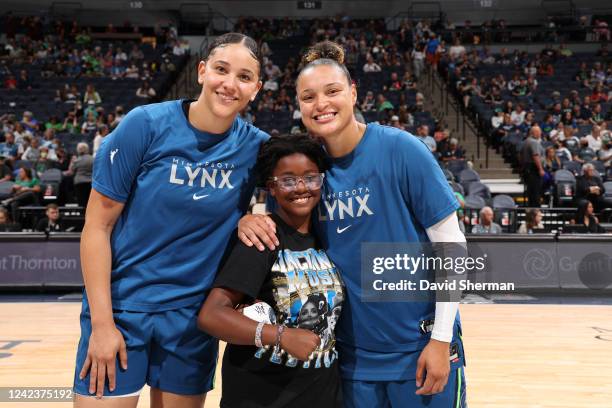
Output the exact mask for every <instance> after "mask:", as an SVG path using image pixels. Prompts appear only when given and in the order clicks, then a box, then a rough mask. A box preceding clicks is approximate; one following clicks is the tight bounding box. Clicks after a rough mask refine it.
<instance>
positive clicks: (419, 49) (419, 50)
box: [410, 45, 425, 80]
mask: <svg viewBox="0 0 612 408" xmlns="http://www.w3.org/2000/svg"><path fill="white" fill-rule="evenodd" d="M410 56H411V57H412V67H413V68H414V76H415V77H416V79H417V80H418V79H419V78H420V77H421V73H422V72H423V70H425V52H424V48H423V46H422V45H417V46H415V47H414V49H413V50H412V53H411V54H410Z"/></svg>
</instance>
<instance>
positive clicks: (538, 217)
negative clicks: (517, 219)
mask: <svg viewBox="0 0 612 408" xmlns="http://www.w3.org/2000/svg"><path fill="white" fill-rule="evenodd" d="M536 229H539V230H541V229H544V225H543V224H542V211H540V210H539V209H538V208H529V209H528V210H527V211H526V212H525V221H523V222H522V223H521V225H520V226H519V228H518V230H517V233H519V234H533V232H534V230H536Z"/></svg>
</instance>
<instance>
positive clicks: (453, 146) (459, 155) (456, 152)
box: [441, 137, 465, 162]
mask: <svg viewBox="0 0 612 408" xmlns="http://www.w3.org/2000/svg"><path fill="white" fill-rule="evenodd" d="M441 156H442V161H443V162H447V161H451V160H464V159H465V153H464V152H463V149H461V147H459V141H458V140H457V139H456V138H454V137H452V138H451V139H450V141H449V146H448V148H447V149H444V150H443V151H442V155H441Z"/></svg>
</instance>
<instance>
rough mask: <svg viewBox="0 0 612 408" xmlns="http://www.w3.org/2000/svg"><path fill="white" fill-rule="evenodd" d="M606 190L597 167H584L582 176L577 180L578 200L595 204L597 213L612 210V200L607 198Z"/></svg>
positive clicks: (587, 164) (588, 164) (585, 165)
mask: <svg viewBox="0 0 612 408" xmlns="http://www.w3.org/2000/svg"><path fill="white" fill-rule="evenodd" d="M605 192H606V191H605V188H604V185H603V183H602V182H601V179H600V178H599V175H598V174H597V172H596V170H595V166H593V165H592V164H591V163H586V164H584V165H583V166H582V176H581V177H578V179H577V180H576V200H578V202H580V201H584V200H588V201H590V202H591V203H593V206H594V207H595V210H596V211H601V210H603V209H604V208H612V199H610V198H605Z"/></svg>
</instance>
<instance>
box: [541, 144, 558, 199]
mask: <svg viewBox="0 0 612 408" xmlns="http://www.w3.org/2000/svg"><path fill="white" fill-rule="evenodd" d="M542 165H543V166H544V178H543V180H542V182H543V186H542V188H543V190H544V191H546V190H548V189H549V188H550V187H552V184H553V180H554V174H555V172H556V171H557V170H559V169H561V168H562V167H563V166H562V164H561V160H560V159H559V156H558V155H557V149H556V148H555V147H554V146H548V147H547V148H546V153H545V156H544V158H543V163H542Z"/></svg>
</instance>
